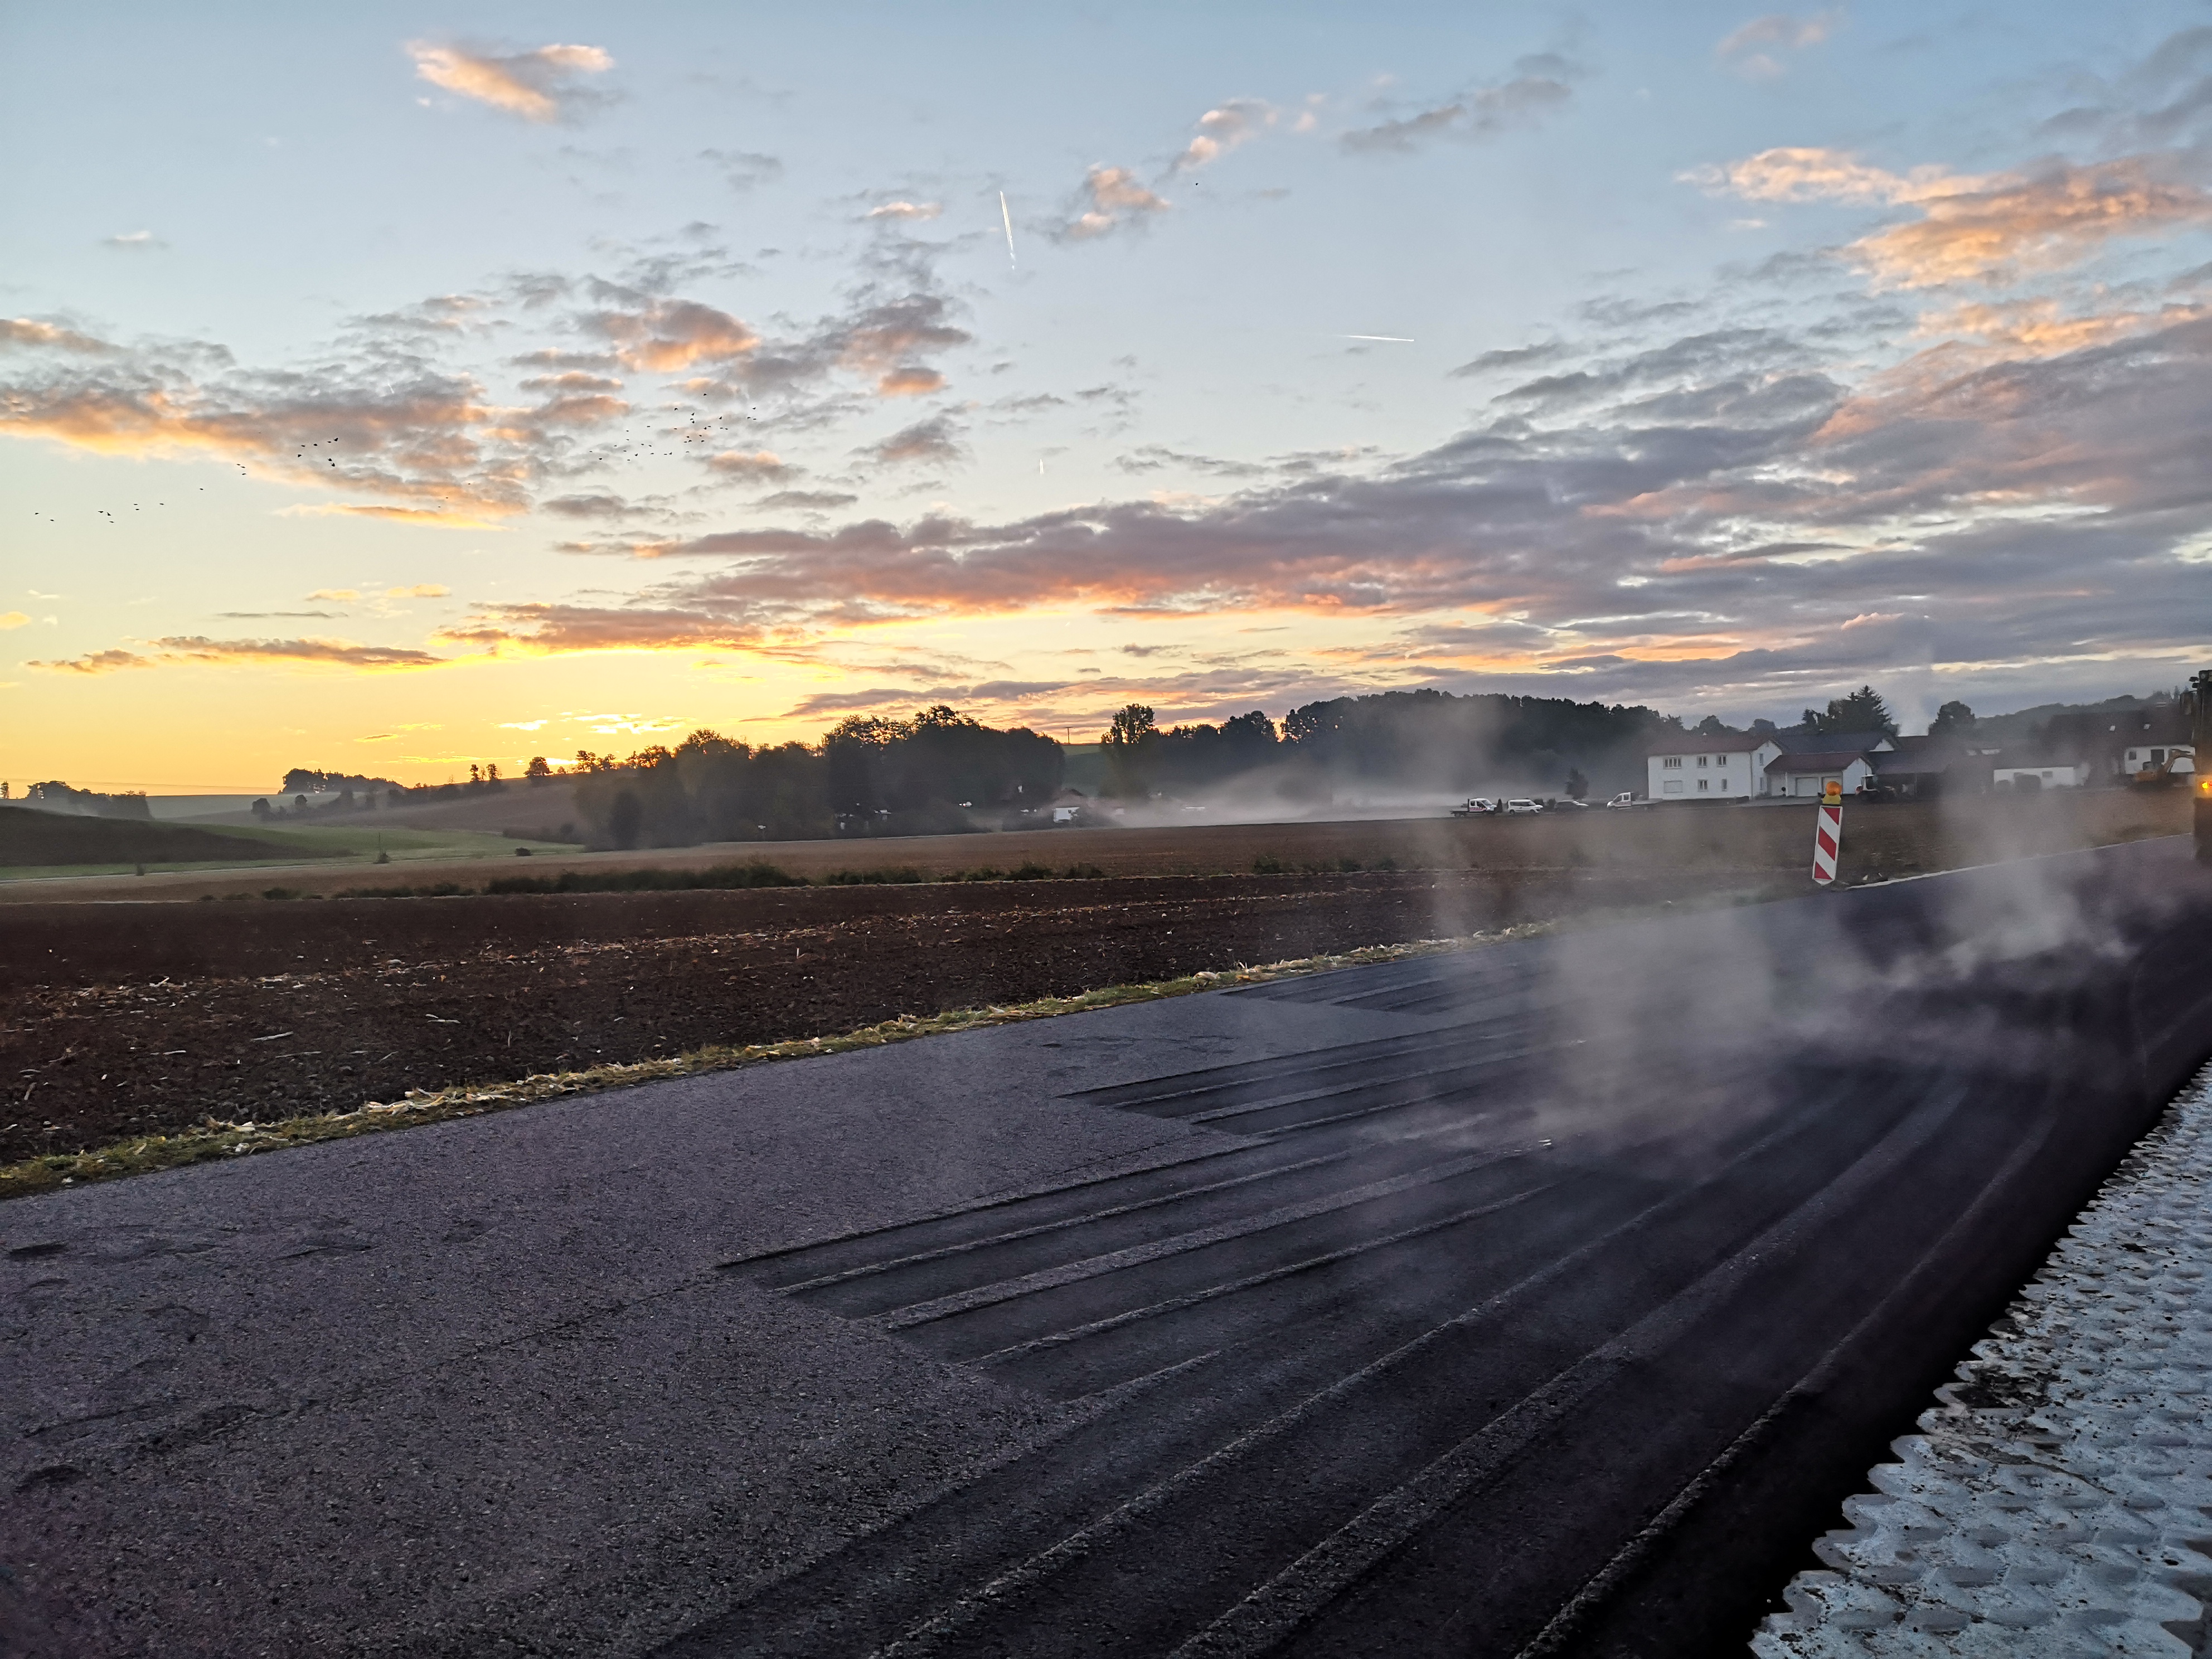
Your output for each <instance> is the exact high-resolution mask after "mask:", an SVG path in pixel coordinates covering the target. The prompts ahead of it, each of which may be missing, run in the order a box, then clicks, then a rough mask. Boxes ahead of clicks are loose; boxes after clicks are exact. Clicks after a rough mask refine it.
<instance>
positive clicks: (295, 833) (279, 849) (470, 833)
mask: <svg viewBox="0 0 2212 1659" xmlns="http://www.w3.org/2000/svg"><path fill="white" fill-rule="evenodd" d="M221 833H222V834H223V835H224V836H228V837H230V838H231V839H233V840H235V841H244V842H259V843H261V844H262V845H263V846H264V847H265V848H267V849H268V852H267V856H266V857H264V858H237V859H223V860H193V861H191V862H189V863H157V862H154V861H152V860H148V861H147V862H146V863H144V864H143V866H142V865H139V864H137V863H133V862H124V863H114V862H109V863H102V864H38V865H14V866H0V881H40V880H52V879H55V878H67V877H70V876H128V875H132V874H135V873H137V872H138V871H139V870H141V869H142V868H143V870H144V871H145V872H147V873H148V874H152V873H154V872H156V871H205V872H215V871H217V870H263V869H278V868H284V867H287V866H300V865H301V864H304V863H307V862H309V861H312V862H313V866H314V867H315V868H317V869H331V868H333V867H337V868H343V867H348V866H356V865H370V866H374V864H375V863H376V860H377V854H379V853H381V854H383V855H384V857H385V859H386V861H387V862H388V863H390V864H394V865H398V864H412V863H418V862H421V861H422V860H441V861H443V860H454V859H494V858H499V859H508V860H512V859H513V857H514V855H515V851H516V849H517V848H528V849H529V850H530V851H531V852H532V853H573V852H574V851H576V850H577V848H575V847H574V846H573V845H567V844H563V843H562V842H550V841H510V840H509V839H508V838H507V836H495V835H491V834H489V833H487V832H484V831H482V830H475V829H375V828H374V827H369V826H363V827H360V828H356V827H353V826H350V825H349V826H347V827H344V828H342V829H341V828H331V829H324V828H320V827H317V828H313V829H264V828H263V827H261V826H260V825H258V824H254V825H246V824H225V825H223V826H222V832H221Z"/></svg>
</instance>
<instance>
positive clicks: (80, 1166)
mask: <svg viewBox="0 0 2212 1659" xmlns="http://www.w3.org/2000/svg"><path fill="white" fill-rule="evenodd" d="M1551 931H1553V928H1552V926H1551V925H1550V924H1547V923H1541V922H1538V923H1532V924H1529V925H1527V926H1522V927H1507V928H1503V929H1499V930H1498V931H1496V932H1492V933H1475V934H1471V935H1469V936H1468V937H1466V938H1463V939H1416V940H1414V941H1413V942H1412V943H1411V944H1407V945H1367V946H1364V947H1362V948H1361V949H1358V950H1356V951H1343V952H1341V953H1340V954H1337V955H1334V956H1317V957H1298V958H1296V959H1295V960H1292V961H1288V962H1274V963H1267V964H1266V965H1264V966H1261V967H1256V968H1242V967H1240V968H1234V969H1222V970H1219V971H1209V972H1206V973H1198V974H1188V975H1184V976H1183V977H1182V978H1180V979H1168V980H1155V981H1151V982H1149V983H1146V984H1139V985H1109V986H1107V987H1103V989H1100V990H1096V991H1084V992H1080V993H1079V994H1076V995H1074V996H1066V997H1042V998H1040V999H1039V1000H1036V1001H1035V1002H1022V1003H1015V1004H1012V1005H1009V1006H1003V1007H989V1008H961V1009H957V1010H954V1011H953V1012H950V1013H943V1014H930V1015H927V1016H924V1015H915V1014H907V1015H902V1016H901V1017H900V1018H897V1019H893V1020H886V1021H885V1022H884V1024H880V1025H869V1026H864V1027H862V1028H861V1029H860V1030H857V1031H848V1032H846V1033H845V1034H844V1035H842V1036H823V1037H795V1038H792V1039H789V1040H787V1041H785V1042H752V1043H745V1044H742V1045H738V1046H729V1047H726V1046H722V1045H714V1046H710V1047H708V1048H697V1049H694V1050H692V1051H691V1052H690V1053H689V1054H677V1055H675V1056H673V1057H671V1058H670V1059H667V1060H636V1061H634V1062H631V1063H629V1064H627V1065H613V1066H591V1067H589V1068H587V1069H586V1070H583V1071H575V1072H547V1073H540V1074H538V1076H535V1077H526V1078H519V1079H515V1080H514V1081H513V1082H511V1083H486V1084H462V1085H458V1086H456V1087H454V1088H451V1089H437V1090H420V1089H410V1090H409V1091H407V1093H406V1094H405V1096H404V1097H402V1098H400V1099H398V1100H394V1101H371V1102H370V1103H368V1104H367V1105H365V1106H357V1107H356V1108H354V1109H352V1110H350V1111H343V1112H325V1113H321V1114H319V1115H315V1116H312V1117H295V1118H286V1119H283V1121H278V1122H274V1123H255V1122H247V1123H225V1122H221V1121H217V1120H216V1119H214V1118H210V1119H208V1120H206V1121H204V1123H203V1124H202V1125H201V1126H200V1127H197V1128H192V1129H185V1130H180V1131H179V1132H177V1133H173V1134H162V1135H141V1136H136V1137H134V1138H132V1139H127V1140H118V1141H115V1142H113V1143H112V1144H110V1145H108V1146H98V1147H94V1148H91V1149H89V1150H88V1151H84V1152H50V1153H46V1154H44V1155H42V1156H40V1157H38V1158H26V1159H25V1160H23V1162H21V1163H20V1164H7V1165H5V1166H0V1201H4V1200H8V1199H10V1198H24V1197H27V1196H29V1195H30V1194H33V1193H46V1192H53V1191H56V1190H58V1188H64V1187H73V1186H82V1185H84V1184H86V1183H88V1182H94V1181H115V1180H119V1179H121V1178H122V1177H123V1176H134V1175H150V1174H152V1173H153V1172H154V1171H155V1170H174V1169H179V1168H181V1167H182V1166H184V1165H185V1164H206V1163H212V1162H216V1161H218V1160H221V1159H224V1158H246V1157H251V1156H252V1154H254V1153H256V1152H281V1151H283V1149H284V1148H286V1147H288V1146H313V1145H314V1144H315V1143H317V1142H318V1141H325V1140H343V1139H349V1138H350V1137H351V1136H354V1135H363V1134H375V1133H380V1132H381V1131H383V1130H386V1129H401V1128H406V1127H410V1126H412V1125H415V1124H418V1123H442V1122H445V1121H447V1120H448V1119H450V1118H457V1117H477V1116H481V1115H483V1114H484V1113H486V1112H502V1111H506V1110H507V1109H510V1108H512V1107H516V1106H527V1105H530V1104H531V1103H533V1102H536V1101H540V1100H556V1099H559V1098H561V1097H563V1096H567V1095H584V1094H597V1093H599V1092H602V1091H605V1090H609V1089H621V1088H626V1087H628V1086H629V1085H632V1084H637V1083H653V1082H658V1081H659V1080H660V1079H664V1078H675V1077H693V1076H696V1075H697V1074H698V1073H702V1072H726V1071H730V1070H732V1069H734V1068H735V1067H738V1066H756V1065H760V1064H763V1063H765V1062H767V1061H769V1060H800V1059H804V1058H805V1057H807V1056H809V1055H812V1054H843V1053H846V1052H847V1051H848V1050H850V1049H854V1048H882V1047H884V1045H885V1044H887V1043H892V1042H907V1041H908V1040H909V1039H911V1038H914V1037H923V1036H938V1035H939V1034H940V1033H942V1032H946V1031H968V1030H975V1029H976V1028H978V1027H980V1026H986V1025H1009V1024H1014V1023H1016V1022H1018V1021H1021V1020H1029V1019H1050V1018H1054V1017H1055V1016H1057V1015H1060V1014H1073V1013H1079V1012H1082V1011H1083V1010H1085V1009H1086V1008H1111V1007H1115V1006H1118V1005H1120V1004H1122V1003H1127V1002H1152V1001H1156V1000H1159V999H1160V998H1163V997H1178V996H1188V995H1190V994H1192V993H1194V992H1197V991H1217V990H1220V989H1222V988H1224V987H1228V986H1232V985H1256V984H1260V983H1262V982H1264V981H1267V980H1275V979H1290V978H1293V977H1296V976H1297V975H1304V974H1318V973H1326V972H1328V970H1329V969H1334V968H1352V967H1358V966H1359V965H1361V964H1363V963H1375V962H1402V961H1405V960H1407V959H1408V958H1410V957H1425V956H1434V955H1437V954H1438V953H1440V952H1442V951H1462V950H1466V949H1468V948H1469V947H1471V946H1474V945H1498V944H1503V943H1504V942H1505V941H1507V940H1509V939H1527V938H1531V937H1533V936H1534V935H1535V934H1538V933H1547V932H1551Z"/></svg>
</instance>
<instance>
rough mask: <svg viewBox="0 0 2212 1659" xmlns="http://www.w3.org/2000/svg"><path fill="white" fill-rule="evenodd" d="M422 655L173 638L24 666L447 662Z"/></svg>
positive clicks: (317, 643) (309, 643) (96, 668)
mask: <svg viewBox="0 0 2212 1659" xmlns="http://www.w3.org/2000/svg"><path fill="white" fill-rule="evenodd" d="M445 661H447V659H446V658H444V657H438V656H433V655H432V654H431V653H429V652H428V651H411V650H408V649H406V648H405V647H399V646H388V645H353V644H349V643H348V642H347V641H343V640H314V639H309V640H210V639H208V638H206V637H204V635H197V634H192V635H175V636H173V637H171V638H168V639H162V640H155V641H151V649H150V652H149V653H140V652H136V651H124V650H119V649H118V650H107V651H94V652H89V653H87V654H85V655H84V656H82V657H70V658H64V659H61V660H58V661H53V662H33V663H29V664H27V665H26V666H27V667H31V668H51V669H56V670H59V671H64V672H68V673H73V674H105V673H107V672H110V671H112V670H115V669H118V668H152V667H155V666H157V665H162V664H170V663H230V662H302V663H325V664H330V665H335V666H338V667H344V668H428V667H432V666H435V665H437V664H439V663H442V662H445Z"/></svg>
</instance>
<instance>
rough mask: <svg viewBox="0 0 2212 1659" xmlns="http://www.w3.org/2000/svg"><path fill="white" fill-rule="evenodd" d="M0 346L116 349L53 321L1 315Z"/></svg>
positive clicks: (86, 349)
mask: <svg viewBox="0 0 2212 1659" xmlns="http://www.w3.org/2000/svg"><path fill="white" fill-rule="evenodd" d="M0 346H46V347H49V348H52V349H55V350H58V351H80V352H87V353H92V352H103V351H112V350H114V349H115V348H114V347H112V346H111V345H109V344H108V343H107V342H106V341H105V340H95V339H94V338H93V337H92V336H90V335H89V334H79V333H78V332H77V331H76V330H75V329H69V328H63V327H60V326H59V325H57V324H53V323H40V322H34V321H33V320H32V319H30V318H28V317H0Z"/></svg>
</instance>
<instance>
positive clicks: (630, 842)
mask: <svg viewBox="0 0 2212 1659" xmlns="http://www.w3.org/2000/svg"><path fill="white" fill-rule="evenodd" d="M644 826H645V806H644V804H643V803H642V802H641V801H640V800H639V799H638V798H637V796H636V794H635V793H634V792H633V791H630V790H628V789H625V790H623V791H622V792H621V793H618V794H617V795H616V797H615V799H614V805H612V806H611V807H610V808H609V809H608V811H607V834H608V835H609V836H611V838H612V839H613V841H614V844H615V845H616V846H617V847H619V848H622V850H623V852H625V853H627V852H629V850H630V848H633V847H635V846H636V845H637V836H638V831H639V830H640V829H643V828H644Z"/></svg>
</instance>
